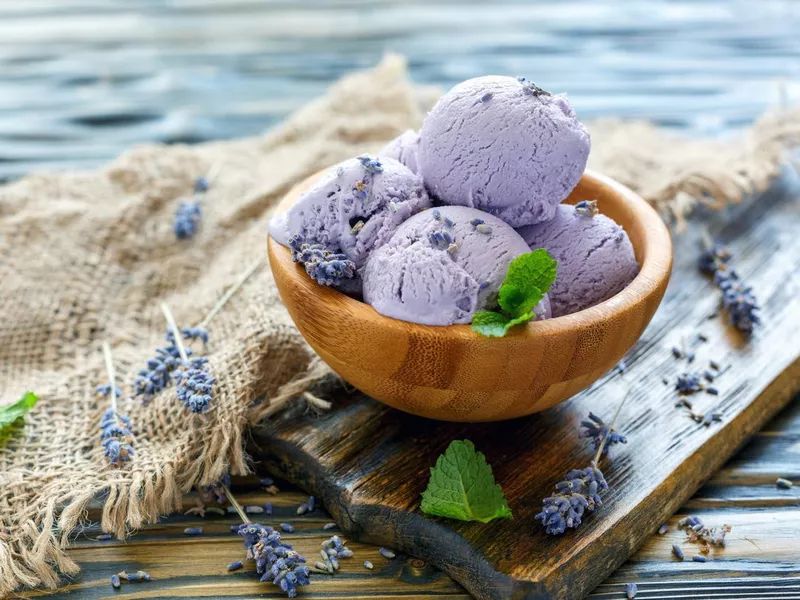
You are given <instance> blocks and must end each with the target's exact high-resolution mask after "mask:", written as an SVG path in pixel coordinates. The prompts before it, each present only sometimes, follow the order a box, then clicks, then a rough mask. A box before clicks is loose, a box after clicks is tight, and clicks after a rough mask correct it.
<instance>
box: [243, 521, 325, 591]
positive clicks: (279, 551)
mask: <svg viewBox="0 0 800 600" xmlns="http://www.w3.org/2000/svg"><path fill="white" fill-rule="evenodd" d="M239 535H240V536H241V537H242V538H244V547H245V548H246V549H247V558H248V559H249V560H254V561H255V563H256V573H258V574H259V575H261V581H263V582H267V581H272V583H273V584H275V585H277V586H279V587H280V588H281V590H283V591H284V592H285V593H286V595H287V596H288V597H289V598H296V597H297V587H298V586H303V585H308V584H309V583H311V581H310V576H311V571H310V570H309V568H308V567H307V566H305V565H304V564H303V563H305V562H306V559H305V558H304V557H303V556H301V555H300V554H298V553H297V552H295V551H294V549H293V548H292V545H291V544H287V543H286V542H283V541H282V540H281V534H280V533H278V532H277V531H275V530H274V529H273V528H272V527H267V526H265V525H260V524H258V523H245V524H244V525H241V526H240V527H239Z"/></svg>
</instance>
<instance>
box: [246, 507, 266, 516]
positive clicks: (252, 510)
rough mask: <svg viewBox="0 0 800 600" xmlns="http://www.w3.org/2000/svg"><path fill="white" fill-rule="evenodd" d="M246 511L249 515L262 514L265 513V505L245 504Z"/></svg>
mask: <svg viewBox="0 0 800 600" xmlns="http://www.w3.org/2000/svg"><path fill="white" fill-rule="evenodd" d="M244 512H246V513H247V514H248V515H261V514H264V507H262V506H245V507H244Z"/></svg>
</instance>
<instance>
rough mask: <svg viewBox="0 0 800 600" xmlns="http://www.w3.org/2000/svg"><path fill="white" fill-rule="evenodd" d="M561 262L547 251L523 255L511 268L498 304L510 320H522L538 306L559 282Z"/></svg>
mask: <svg viewBox="0 0 800 600" xmlns="http://www.w3.org/2000/svg"><path fill="white" fill-rule="evenodd" d="M556 265H558V262H557V261H556V260H555V259H554V258H553V257H552V256H550V253H549V252H548V251H547V250H545V249H544V248H539V249H538V250H534V251H533V252H528V253H527V254H522V255H520V256H518V257H517V258H515V259H514V260H513V261H511V264H510V265H508V272H507V273H506V278H505V279H504V280H503V285H501V286H500V292H499V294H498V297H497V301H498V303H499V304H500V308H502V309H503V311H504V312H506V313H507V314H509V315H511V317H521V316H522V315H524V314H527V313H529V312H530V311H532V310H533V308H534V307H535V306H536V305H537V304H539V302H540V301H541V299H542V297H543V296H544V295H545V294H546V293H547V290H549V289H550V286H551V285H553V282H554V281H555V280H556Z"/></svg>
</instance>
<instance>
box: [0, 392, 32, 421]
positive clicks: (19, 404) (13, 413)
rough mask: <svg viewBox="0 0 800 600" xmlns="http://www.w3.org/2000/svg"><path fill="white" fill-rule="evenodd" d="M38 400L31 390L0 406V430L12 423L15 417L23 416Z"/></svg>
mask: <svg viewBox="0 0 800 600" xmlns="http://www.w3.org/2000/svg"><path fill="white" fill-rule="evenodd" d="M38 401H39V397H38V396H37V395H36V394H34V393H33V392H27V393H26V394H25V395H24V396H22V398H20V399H19V400H17V401H16V402H15V403H14V404H11V405H9V406H0V430H2V429H3V428H5V427H7V426H9V425H11V424H13V423H14V422H15V421H16V420H17V419H19V418H20V417H22V416H24V415H25V413H26V412H28V411H29V410H30V409H32V408H33V407H34V406H35V405H36V403H37V402H38Z"/></svg>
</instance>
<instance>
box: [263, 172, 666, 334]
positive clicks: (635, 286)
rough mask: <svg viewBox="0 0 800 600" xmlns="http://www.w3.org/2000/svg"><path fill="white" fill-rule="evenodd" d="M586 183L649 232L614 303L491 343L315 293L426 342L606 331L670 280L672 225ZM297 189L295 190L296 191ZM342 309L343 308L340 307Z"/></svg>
mask: <svg viewBox="0 0 800 600" xmlns="http://www.w3.org/2000/svg"><path fill="white" fill-rule="evenodd" d="M317 176H319V173H315V174H313V175H311V176H310V177H308V178H306V179H304V180H303V181H301V182H299V183H298V184H297V186H300V185H303V184H304V183H306V182H308V181H309V180H311V179H312V178H315V177H317ZM583 178H587V179H589V180H590V181H593V183H595V184H599V185H601V186H605V187H608V188H610V189H611V190H612V191H613V192H614V193H616V194H617V195H619V196H621V197H622V198H623V200H625V201H627V202H628V203H630V205H631V206H632V209H633V213H634V214H635V215H636V217H635V218H636V220H638V221H639V225H640V226H641V227H642V228H643V231H644V232H645V234H644V237H643V241H644V243H643V246H645V250H646V251H645V253H644V256H643V258H642V263H641V264H640V265H639V272H638V273H637V275H636V277H634V279H633V281H631V283H629V284H628V285H627V286H625V288H623V289H622V290H620V291H619V292H618V293H616V294H614V295H613V296H612V297H611V298H608V299H607V300H604V301H603V302H600V303H598V304H595V305H593V306H590V307H589V308H585V309H583V310H580V311H578V312H574V313H571V314H568V315H563V316H561V317H554V318H550V319H544V320H541V321H529V322H528V323H527V324H526V325H525V327H515V328H513V329H512V330H510V331H509V333H508V334H507V335H506V336H505V337H503V338H491V337H486V336H482V335H481V334H479V333H477V332H476V331H474V330H473V329H472V327H471V325H469V324H466V325H423V324H420V323H413V322H410V321H402V320H400V319H394V318H392V317H387V316H384V315H382V314H380V313H379V312H378V311H376V310H375V309H374V308H373V307H372V306H370V305H369V304H367V303H366V302H362V301H360V300H356V299H355V298H352V297H350V296H348V295H347V294H345V293H343V292H340V291H339V290H337V289H335V288H331V287H328V286H321V285H314V286H313V289H316V291H317V293H318V294H319V295H321V296H322V297H323V300H324V299H325V298H331V299H334V298H335V300H336V301H337V302H339V303H343V304H344V306H346V307H347V312H348V314H349V316H351V317H354V318H357V319H359V320H362V319H363V320H368V321H372V322H373V323H375V322H376V321H378V322H383V323H384V324H385V326H386V327H389V328H395V327H399V328H402V329H403V330H404V331H405V333H406V334H410V335H413V334H418V335H421V336H425V337H430V336H434V337H438V336H446V337H448V338H452V337H457V338H462V339H471V340H476V339H480V340H490V341H495V342H497V341H499V340H509V339H514V338H518V337H520V336H525V337H528V336H536V337H540V338H541V337H555V336H560V335H563V334H567V333H574V332H575V331H576V330H585V329H591V328H596V327H598V326H601V325H602V324H603V323H604V322H607V321H608V320H609V319H610V318H613V317H615V316H620V314H621V313H623V312H625V311H626V309H627V308H628V307H630V306H632V305H636V304H639V303H641V302H646V301H647V300H648V299H649V298H650V297H651V296H652V295H653V294H655V293H656V292H657V291H658V289H659V285H660V284H661V282H663V281H664V280H669V276H670V273H671V271H672V239H671V237H670V234H669V230H668V228H667V226H666V224H665V223H664V221H663V219H662V218H661V217H660V216H659V214H658V213H657V212H656V210H655V209H654V208H653V207H652V206H651V205H650V204H649V203H648V202H647V201H645V200H644V199H643V198H642V197H641V196H639V195H638V194H637V193H635V192H634V191H633V190H631V189H630V188H628V187H627V186H625V185H623V184H621V183H619V182H617V181H615V180H614V179H612V178H611V177H609V176H607V175H603V174H601V173H598V172H595V171H593V170H591V169H586V170H585V171H584V174H583ZM297 186H295V187H294V188H292V189H293V190H294V189H296V187H297ZM289 194H291V190H290V191H289V192H288V193H287V196H288V195H289ZM267 237H268V251H269V254H270V258H271V259H272V257H273V256H274V257H275V258H277V259H279V261H280V262H281V263H285V262H286V260H287V259H288V261H289V263H290V264H291V266H293V267H294V273H293V274H291V275H290V276H291V277H295V276H299V277H303V278H304V279H308V275H307V274H306V273H305V271H304V270H303V268H302V267H301V266H300V265H298V264H296V263H294V262H293V261H292V259H291V251H290V250H289V248H287V247H286V246H283V245H282V244H280V243H278V242H277V241H275V240H274V239H273V238H272V236H270V235H268V236H267ZM272 263H273V261H272V260H270V266H271V267H272V268H274V267H275V266H274V265H273V264H272ZM340 306H342V305H341V304H340Z"/></svg>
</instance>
